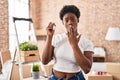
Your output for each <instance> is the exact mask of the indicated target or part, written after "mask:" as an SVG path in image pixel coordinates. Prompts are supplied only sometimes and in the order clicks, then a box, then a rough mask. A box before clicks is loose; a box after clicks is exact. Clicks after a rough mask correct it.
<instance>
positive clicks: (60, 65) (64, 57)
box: [52, 33, 93, 73]
mask: <svg viewBox="0 0 120 80" xmlns="http://www.w3.org/2000/svg"><path fill="white" fill-rule="evenodd" d="M52 46H53V47H54V58H55V64H54V66H53V69H54V70H57V71H61V72H67V73H74V72H79V71H80V70H81V68H80V66H79V65H78V64H77V62H76V59H75V57H74V53H73V49H72V47H71V45H70V43H69V41H68V38H67V35H66V34H65V33H63V34H57V35H54V36H53V39H52ZM78 46H79V48H80V50H81V52H82V53H83V52H84V51H93V44H92V42H91V41H89V40H88V39H86V38H85V37H84V36H83V35H81V37H80V40H79V42H78Z"/></svg>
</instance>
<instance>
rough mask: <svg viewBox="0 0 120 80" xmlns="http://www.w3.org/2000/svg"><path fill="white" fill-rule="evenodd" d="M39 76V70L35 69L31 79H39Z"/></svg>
mask: <svg viewBox="0 0 120 80" xmlns="http://www.w3.org/2000/svg"><path fill="white" fill-rule="evenodd" d="M39 76H40V73H39V71H37V72H34V71H33V72H32V77H33V79H39Z"/></svg>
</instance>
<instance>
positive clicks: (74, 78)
mask: <svg viewBox="0 0 120 80" xmlns="http://www.w3.org/2000/svg"><path fill="white" fill-rule="evenodd" d="M49 80H85V78H84V76H83V73H82V71H80V72H78V73H76V74H75V75H74V76H72V77H70V78H69V79H67V78H58V77H56V76H55V75H54V73H53V72H52V74H51V76H50V78H49Z"/></svg>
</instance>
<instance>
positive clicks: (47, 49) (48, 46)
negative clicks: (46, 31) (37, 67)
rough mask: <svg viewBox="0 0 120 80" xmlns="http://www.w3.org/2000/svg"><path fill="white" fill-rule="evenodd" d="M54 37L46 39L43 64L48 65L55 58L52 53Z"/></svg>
mask: <svg viewBox="0 0 120 80" xmlns="http://www.w3.org/2000/svg"><path fill="white" fill-rule="evenodd" d="M51 44H52V37H48V36H47V39H46V44H45V47H44V50H43V54H42V62H43V64H47V63H48V62H49V61H50V60H51V59H52V57H53V52H52V45H51Z"/></svg>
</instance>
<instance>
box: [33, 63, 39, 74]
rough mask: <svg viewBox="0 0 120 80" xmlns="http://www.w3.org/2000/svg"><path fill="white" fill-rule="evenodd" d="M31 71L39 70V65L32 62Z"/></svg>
mask: <svg viewBox="0 0 120 80" xmlns="http://www.w3.org/2000/svg"><path fill="white" fill-rule="evenodd" d="M32 71H34V72H38V71H39V65H38V64H33V66H32Z"/></svg>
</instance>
